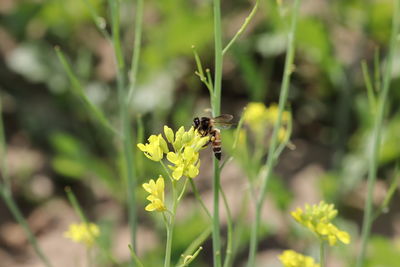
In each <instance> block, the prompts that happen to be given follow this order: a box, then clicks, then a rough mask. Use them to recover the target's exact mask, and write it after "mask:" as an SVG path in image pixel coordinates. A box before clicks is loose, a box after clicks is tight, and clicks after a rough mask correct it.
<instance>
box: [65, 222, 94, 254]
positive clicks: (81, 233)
mask: <svg viewBox="0 0 400 267" xmlns="http://www.w3.org/2000/svg"><path fill="white" fill-rule="evenodd" d="M99 235H100V229H99V227H98V226H97V225H96V224H94V223H73V224H71V225H70V226H69V229H68V231H66V232H64V237H66V238H69V239H71V240H72V241H74V242H76V243H81V244H83V245H85V246H86V247H88V248H90V247H92V246H93V245H94V243H95V240H96V238H97V237H98V236H99Z"/></svg>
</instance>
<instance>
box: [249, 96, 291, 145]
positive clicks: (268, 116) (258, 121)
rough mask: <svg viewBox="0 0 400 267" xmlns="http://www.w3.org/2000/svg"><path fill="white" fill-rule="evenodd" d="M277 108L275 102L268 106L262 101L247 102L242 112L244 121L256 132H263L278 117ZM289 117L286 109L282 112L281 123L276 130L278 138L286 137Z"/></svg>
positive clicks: (273, 123) (283, 138)
mask: <svg viewBox="0 0 400 267" xmlns="http://www.w3.org/2000/svg"><path fill="white" fill-rule="evenodd" d="M278 113H279V108H278V106H277V105H276V104H272V105H270V106H269V107H268V108H267V107H266V106H265V105H264V104H263V103H256V102H253V103H249V104H248V105H247V107H246V110H245V112H244V114H243V116H244V121H245V122H246V124H247V125H249V127H250V129H251V130H252V131H253V132H254V133H256V134H263V133H264V131H265V130H266V129H268V128H270V129H271V128H272V127H273V126H274V125H275V122H276V120H277V119H278ZM290 120H291V117H290V113H289V112H288V111H283V113H282V125H281V128H280V129H279V131H278V140H279V141H280V142H283V141H285V139H286V138H287V134H288V132H287V130H286V128H287V125H288V123H289V122H290Z"/></svg>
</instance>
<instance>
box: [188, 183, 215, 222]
mask: <svg viewBox="0 0 400 267" xmlns="http://www.w3.org/2000/svg"><path fill="white" fill-rule="evenodd" d="M190 185H191V186H192V190H193V194H194V196H195V198H196V199H197V201H198V202H199V203H200V206H201V207H202V208H203V210H204V212H205V213H206V214H207V216H208V218H209V219H211V218H212V217H211V214H210V211H209V210H208V209H207V207H206V205H205V204H204V202H203V199H201V196H200V194H199V190H197V187H196V184H195V183H194V182H193V180H192V179H191V180H190Z"/></svg>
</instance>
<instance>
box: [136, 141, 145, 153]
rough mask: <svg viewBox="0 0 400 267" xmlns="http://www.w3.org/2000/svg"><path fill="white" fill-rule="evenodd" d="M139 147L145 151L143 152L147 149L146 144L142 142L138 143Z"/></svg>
mask: <svg viewBox="0 0 400 267" xmlns="http://www.w3.org/2000/svg"><path fill="white" fill-rule="evenodd" d="M137 147H138V148H139V149H140V150H141V151H143V152H145V151H146V146H145V145H143V144H141V143H139V144H137Z"/></svg>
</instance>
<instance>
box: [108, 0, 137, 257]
mask: <svg viewBox="0 0 400 267" xmlns="http://www.w3.org/2000/svg"><path fill="white" fill-rule="evenodd" d="M109 5H110V7H111V21H112V41H113V47H114V56H115V59H116V63H117V88H118V100H119V118H120V122H121V128H122V129H121V132H122V149H123V155H124V161H125V168H126V175H127V181H128V186H127V198H128V199H127V202H128V220H129V225H130V230H131V244H132V247H133V249H136V197H135V189H136V177H135V173H134V160H133V146H132V138H133V136H132V129H131V123H130V120H129V105H128V102H127V101H126V99H127V96H128V92H127V90H126V89H127V88H126V84H125V63H124V59H123V53H122V46H121V39H120V34H119V29H120V24H119V9H120V6H119V1H118V0H109Z"/></svg>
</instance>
